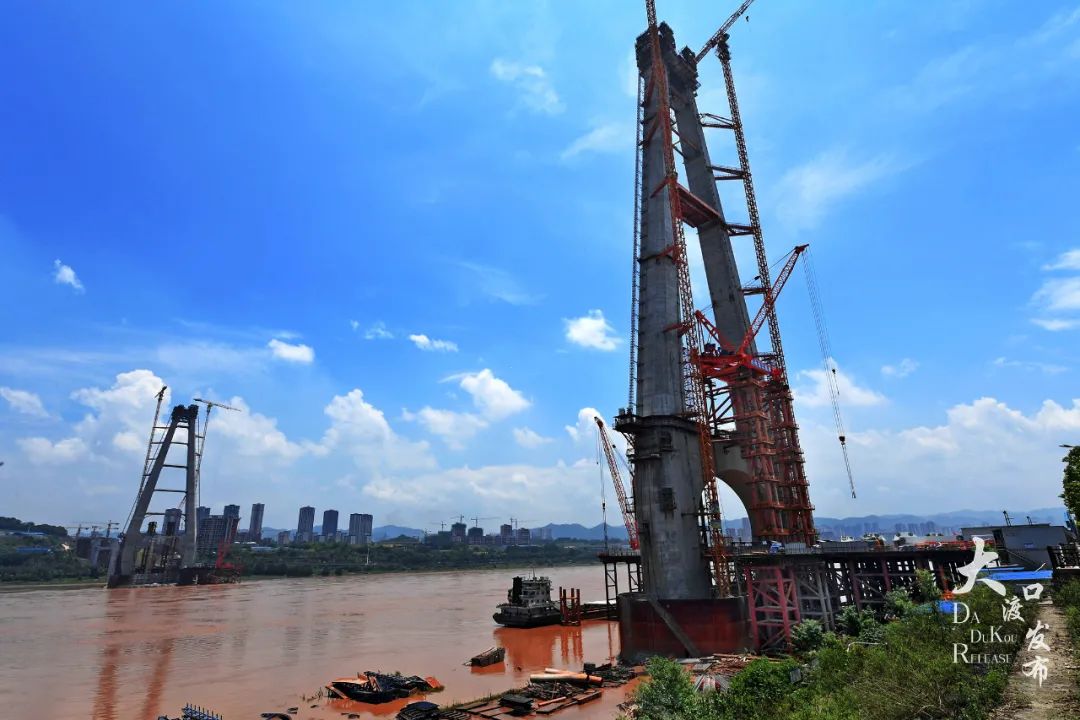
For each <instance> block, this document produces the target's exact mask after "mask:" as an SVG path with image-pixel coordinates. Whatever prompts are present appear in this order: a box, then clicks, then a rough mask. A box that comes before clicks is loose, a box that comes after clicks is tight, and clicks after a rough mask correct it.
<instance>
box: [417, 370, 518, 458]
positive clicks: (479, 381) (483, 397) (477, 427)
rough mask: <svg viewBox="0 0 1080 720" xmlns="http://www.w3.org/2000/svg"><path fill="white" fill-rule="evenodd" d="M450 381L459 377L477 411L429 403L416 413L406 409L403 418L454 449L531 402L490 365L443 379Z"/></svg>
mask: <svg viewBox="0 0 1080 720" xmlns="http://www.w3.org/2000/svg"><path fill="white" fill-rule="evenodd" d="M450 380H456V381H457V382H458V386H459V387H460V388H461V389H462V390H464V391H465V392H467V393H469V395H470V396H471V397H472V401H473V405H474V406H475V407H476V408H477V410H478V411H479V412H478V413H468V412H456V411H454V410H442V409H438V408H433V407H430V406H426V407H424V408H422V409H420V410H419V411H418V412H416V413H412V412H409V411H408V410H406V411H405V412H404V413H403V414H402V417H403V418H404V419H405V420H410V421H418V422H420V423H421V424H422V425H423V426H424V427H425V428H427V430H428V432H430V433H433V434H435V435H438V436H439V437H441V438H442V439H443V440H444V441H445V442H446V444H447V445H448V446H449V447H451V448H453V449H455V450H457V449H461V448H462V447H464V446H465V443H466V442H468V441H469V440H471V439H472V438H473V437H474V436H475V435H476V434H477V433H478V432H480V431H481V430H483V429H485V428H487V427H488V426H489V425H490V424H491V423H492V422H495V421H498V420H502V419H503V418H507V417H510V416H511V415H515V414H517V413H519V412H521V411H523V410H525V409H526V408H528V407H529V405H530V404H531V403H530V402H529V401H528V400H527V399H526V398H525V396H524V395H522V394H521V393H520V392H519V391H517V390H515V389H513V388H512V387H510V385H509V384H507V382H506V381H505V380H501V379H499V378H497V377H495V374H494V373H492V372H491V370H488V369H487V368H485V369H483V370H481V371H480V372H475V373H462V374H459V375H451V376H450V377H448V378H446V380H445V381H444V382H446V381H450Z"/></svg>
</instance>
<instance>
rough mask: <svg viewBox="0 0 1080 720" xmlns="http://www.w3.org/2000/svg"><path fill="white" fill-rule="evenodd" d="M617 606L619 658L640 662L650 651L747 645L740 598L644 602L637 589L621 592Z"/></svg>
mask: <svg viewBox="0 0 1080 720" xmlns="http://www.w3.org/2000/svg"><path fill="white" fill-rule="evenodd" d="M656 605H659V607H660V610H661V611H660V612H658V611H657V608H656ZM618 610H619V647H620V648H621V651H620V654H619V657H620V658H621V659H622V660H623V661H624V662H633V663H636V662H641V661H643V660H645V659H647V658H649V657H652V656H653V655H664V656H667V657H692V656H699V655H709V654H711V653H733V652H746V651H748V650H749V648H751V647H752V644H751V641H750V637H749V634H748V627H749V625H748V623H747V618H746V609H745V604H744V603H743V599H742V598H737V597H731V598H721V599H715V600H713V599H706V600H658V601H650V600H649V598H648V597H647V596H646V595H644V594H643V593H623V594H622V595H619V600H618ZM665 614H666V615H668V617H669V619H670V620H672V621H674V623H675V624H676V625H677V628H676V629H674V630H673V629H672V627H671V624H670V623H669V622H668V620H666V619H665V618H664V617H663V616H664V615H665ZM680 636H682V637H680ZM687 644H689V645H691V647H689V648H687V647H686V645H687Z"/></svg>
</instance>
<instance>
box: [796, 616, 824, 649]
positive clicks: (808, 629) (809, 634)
mask: <svg viewBox="0 0 1080 720" xmlns="http://www.w3.org/2000/svg"><path fill="white" fill-rule="evenodd" d="M824 641H825V630H824V629H823V628H822V627H821V623H820V622H818V621H817V620H803V621H802V622H801V623H799V624H798V625H796V626H795V627H793V628H792V629H791V644H792V646H793V647H794V648H795V652H797V653H802V654H805V653H811V652H814V651H815V650H818V649H819V648H821V645H822V643H824Z"/></svg>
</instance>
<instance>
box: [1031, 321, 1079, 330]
mask: <svg viewBox="0 0 1080 720" xmlns="http://www.w3.org/2000/svg"><path fill="white" fill-rule="evenodd" d="M1031 322H1033V323H1035V324H1036V325H1038V326H1039V327H1041V328H1042V329H1043V330H1049V331H1050V332H1058V331H1059V330H1071V329H1073V328H1074V327H1080V320H1062V319H1061V318H1032V320H1031Z"/></svg>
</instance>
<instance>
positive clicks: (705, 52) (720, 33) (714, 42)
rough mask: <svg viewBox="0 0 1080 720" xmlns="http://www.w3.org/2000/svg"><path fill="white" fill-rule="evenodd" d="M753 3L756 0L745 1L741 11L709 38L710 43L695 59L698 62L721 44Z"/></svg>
mask: <svg viewBox="0 0 1080 720" xmlns="http://www.w3.org/2000/svg"><path fill="white" fill-rule="evenodd" d="M753 2H754V0H744V1H743V4H742V5H740V6H739V9H738V10H736V11H735V12H733V13H732V14H731V17H729V18H728V19H727V20H726V21H725V22H724V24H723V25H721V26H720V29H719V30H717V31H716V32H715V33H713V36H712V37H711V38H709V42H707V43H705V47H703V48H701V50H700V51H699V52H698V54H697V56H696V57H695V58H694V59H695V60H696V61H697V62H701V59H702V58H703V57H705V56H706V55H708V54H709V51H710V50H712V49H713V48H714V47H716V45H717V43H719V42H720V39H721V38H723V37H724V34H725V33H726V32H727V31H728V30H730V29H731V26H732V25H734V24H735V21H736V20H738V19H739V18H740V17H742V14H743V13H744V12H746V11H747V9H748V8H749V7H750V5H751V3H753Z"/></svg>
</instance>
